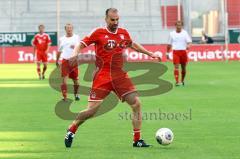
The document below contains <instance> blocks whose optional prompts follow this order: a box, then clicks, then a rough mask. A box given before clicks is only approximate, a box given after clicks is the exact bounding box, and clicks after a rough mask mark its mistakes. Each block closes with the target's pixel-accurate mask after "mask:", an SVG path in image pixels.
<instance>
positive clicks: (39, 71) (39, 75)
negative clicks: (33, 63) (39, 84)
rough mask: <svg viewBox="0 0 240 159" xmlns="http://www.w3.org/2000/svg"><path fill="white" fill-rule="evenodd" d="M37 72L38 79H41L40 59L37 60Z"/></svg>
mask: <svg viewBox="0 0 240 159" xmlns="http://www.w3.org/2000/svg"><path fill="white" fill-rule="evenodd" d="M37 74H38V77H39V79H40V80H41V79H42V76H41V62H40V61H37Z"/></svg>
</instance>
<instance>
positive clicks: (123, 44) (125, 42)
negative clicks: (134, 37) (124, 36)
mask: <svg viewBox="0 0 240 159" xmlns="http://www.w3.org/2000/svg"><path fill="white" fill-rule="evenodd" d="M131 45H132V41H131V40H122V41H121V42H120V44H119V46H120V48H122V49H126V48H128V47H130V46H131Z"/></svg>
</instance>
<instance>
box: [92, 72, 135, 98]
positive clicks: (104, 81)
mask: <svg viewBox="0 0 240 159" xmlns="http://www.w3.org/2000/svg"><path fill="white" fill-rule="evenodd" d="M111 91H113V92H114V93H115V94H116V95H117V96H118V98H119V99H120V100H122V101H124V97H125V96H126V95H127V94H129V93H132V92H136V89H135V87H134V85H133V83H132V81H131V79H130V78H129V77H128V75H127V73H125V72H124V73H123V72H122V73H119V74H118V77H117V78H114V79H112V77H110V76H109V73H106V72H104V71H100V72H98V73H96V75H95V77H94V79H93V84H92V88H91V91H90V95H89V100H88V101H102V100H103V99H104V98H105V97H106V96H108V94H109V93H110V92H111Z"/></svg>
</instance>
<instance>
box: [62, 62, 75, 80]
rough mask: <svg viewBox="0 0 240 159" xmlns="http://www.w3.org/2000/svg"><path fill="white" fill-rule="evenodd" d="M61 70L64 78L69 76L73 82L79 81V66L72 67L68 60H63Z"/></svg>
mask: <svg viewBox="0 0 240 159" xmlns="http://www.w3.org/2000/svg"><path fill="white" fill-rule="evenodd" d="M61 70H62V77H66V76H68V77H69V78H71V79H73V80H78V66H71V65H70V64H69V61H68V60H65V59H63V60H62V65H61Z"/></svg>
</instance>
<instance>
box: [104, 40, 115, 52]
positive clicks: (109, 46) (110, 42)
mask: <svg viewBox="0 0 240 159" xmlns="http://www.w3.org/2000/svg"><path fill="white" fill-rule="evenodd" d="M116 47H117V44H116V41H115V40H108V42H107V44H106V45H105V46H104V49H105V50H113V49H115V48H116Z"/></svg>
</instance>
